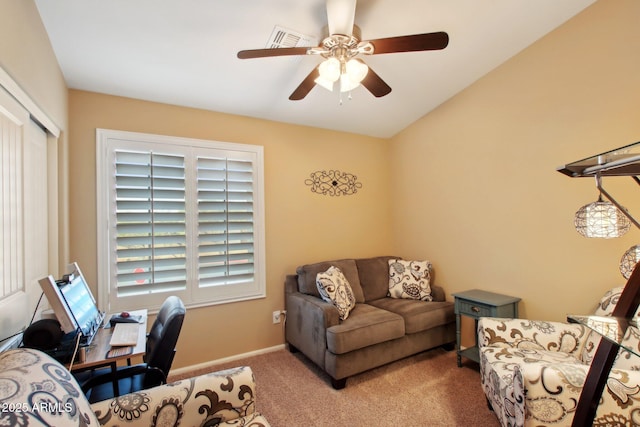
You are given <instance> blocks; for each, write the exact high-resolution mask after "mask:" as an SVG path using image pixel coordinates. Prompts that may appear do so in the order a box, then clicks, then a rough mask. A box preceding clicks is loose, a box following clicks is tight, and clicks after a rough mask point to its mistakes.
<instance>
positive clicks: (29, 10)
mask: <svg viewBox="0 0 640 427" xmlns="http://www.w3.org/2000/svg"><path fill="white" fill-rule="evenodd" d="M0 66H1V67H2V68H4V70H5V71H6V72H7V73H8V74H9V75H10V76H11V77H12V78H13V79H14V80H15V81H16V82H17V83H18V84H19V85H20V86H21V87H22V89H23V90H24V91H25V92H27V93H28V94H29V95H30V96H31V98H32V99H33V100H34V101H35V103H36V104H38V106H39V107H40V108H41V109H42V110H43V111H44V112H45V113H47V115H49V118H50V119H51V120H53V121H54V122H55V123H56V125H57V126H58V127H60V128H61V129H62V130H63V131H64V130H66V129H67V86H66V84H65V82H64V77H63V75H62V72H61V71H60V67H58V61H57V59H56V57H55V54H54V52H53V49H52V48H51V44H50V43H49V37H48V36H47V33H46V31H45V29H44V25H43V24H42V21H41V20H40V14H39V13H38V9H37V8H36V5H35V3H34V2H33V0H20V1H15V0H0Z"/></svg>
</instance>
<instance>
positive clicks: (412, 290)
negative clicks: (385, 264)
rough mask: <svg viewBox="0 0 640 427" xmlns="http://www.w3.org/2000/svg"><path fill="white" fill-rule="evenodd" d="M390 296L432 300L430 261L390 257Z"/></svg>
mask: <svg viewBox="0 0 640 427" xmlns="http://www.w3.org/2000/svg"><path fill="white" fill-rule="evenodd" d="M389 296H390V297H391V298H405V299H417V300H422V301H432V300H433V297H432V296H431V263H430V262H429V261H404V260H401V259H390V260H389Z"/></svg>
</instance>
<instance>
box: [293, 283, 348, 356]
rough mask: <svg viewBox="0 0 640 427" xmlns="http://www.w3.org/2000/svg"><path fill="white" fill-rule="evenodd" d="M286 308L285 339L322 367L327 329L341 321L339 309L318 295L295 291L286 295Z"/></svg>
mask: <svg viewBox="0 0 640 427" xmlns="http://www.w3.org/2000/svg"><path fill="white" fill-rule="evenodd" d="M285 288H286V287H285ZM286 289H287V288H286ZM285 308H286V310H287V321H286V323H285V339H286V341H287V342H288V343H289V344H290V345H292V346H294V347H295V348H297V349H298V350H300V351H301V352H302V353H304V355H305V356H307V357H308V358H309V359H311V360H312V361H313V362H314V363H316V364H317V365H318V366H321V367H324V356H325V351H326V349H327V328H329V327H331V326H334V325H337V324H339V323H340V317H339V313H338V309H337V308H336V307H335V306H334V305H333V304H329V303H327V302H325V301H323V300H322V299H320V298H318V297H315V296H312V295H306V294H303V293H301V292H297V291H293V292H287V293H286V294H285Z"/></svg>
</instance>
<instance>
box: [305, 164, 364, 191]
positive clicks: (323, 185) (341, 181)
mask: <svg viewBox="0 0 640 427" xmlns="http://www.w3.org/2000/svg"><path fill="white" fill-rule="evenodd" d="M310 176H311V178H308V179H306V180H305V181H304V183H305V184H306V185H309V186H310V187H311V191H312V192H314V193H318V194H323V195H329V196H340V195H344V196H349V195H352V194H355V193H357V192H358V189H359V188H362V184H361V183H360V182H357V180H358V177H357V176H355V175H354V174H351V173H348V172H340V171H339V170H330V171H316V172H312V173H311V175H310Z"/></svg>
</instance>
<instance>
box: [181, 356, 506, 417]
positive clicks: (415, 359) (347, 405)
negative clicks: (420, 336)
mask: <svg viewBox="0 0 640 427" xmlns="http://www.w3.org/2000/svg"><path fill="white" fill-rule="evenodd" d="M243 365H248V366H251V369H252V370H253V373H254V376H255V378H256V383H257V385H256V388H257V390H256V407H257V409H258V411H260V412H261V413H262V414H264V416H265V417H266V418H267V419H268V420H269V423H271V425H272V426H273V427H292V426H296V427H297V426H305V427H306V426H310V427H311V426H331V427H339V426H465V427H466V426H474V427H498V426H499V423H498V420H497V419H496V417H495V415H494V414H493V413H492V412H491V411H490V410H489V409H488V407H487V403H486V399H485V397H484V393H483V392H482V388H481V386H480V374H479V373H478V365H477V364H475V363H474V362H471V361H467V360H465V359H463V366H462V367H461V368H458V366H457V364H456V354H455V351H445V350H443V349H434V350H431V351H427V352H424V353H420V354H418V355H416V356H412V357H408V358H406V359H403V360H400V361H398V362H394V363H391V364H388V365H385V366H382V367H380V368H377V369H373V370H371V371H368V372H365V373H362V374H360V375H356V376H354V377H351V378H349V379H348V380H347V386H346V388H344V389H342V390H334V389H333V388H332V387H331V384H330V381H329V377H328V376H327V375H326V374H324V373H323V372H321V371H320V370H319V369H318V368H317V367H316V366H315V365H314V364H313V363H312V362H310V361H309V360H308V359H306V358H305V357H304V356H303V355H302V354H301V353H295V354H291V353H289V351H288V350H279V351H275V352H272V353H267V354H262V355H258V356H254V357H250V358H246V359H242V360H238V361H235V362H231V363H227V364H224V365H218V366H215V367H213V368H210V369H207V370H206V372H210V371H216V370H219V369H226V368H231V367H235V366H243ZM202 373H205V371H198V372H190V373H185V374H181V375H180V376H171V377H170V378H169V380H170V381H174V380H178V379H181V378H186V377H189V376H192V375H197V374H202Z"/></svg>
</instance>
